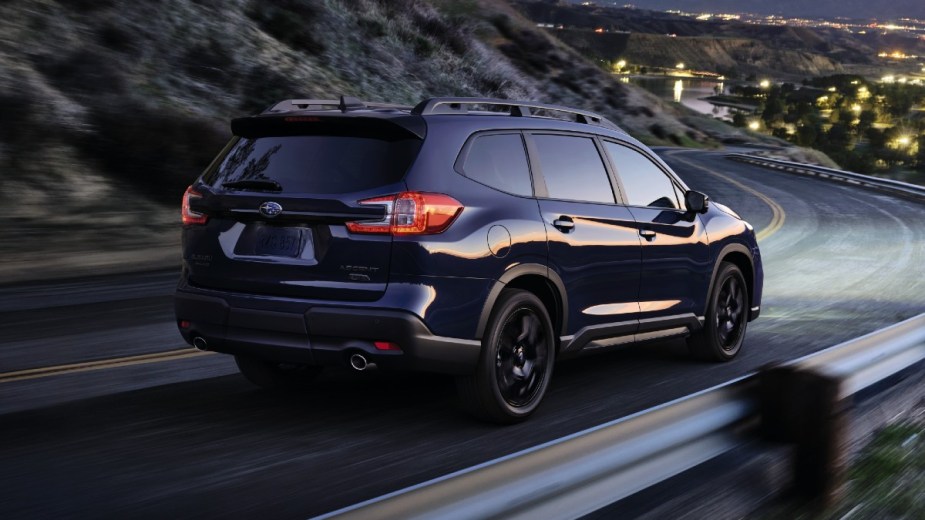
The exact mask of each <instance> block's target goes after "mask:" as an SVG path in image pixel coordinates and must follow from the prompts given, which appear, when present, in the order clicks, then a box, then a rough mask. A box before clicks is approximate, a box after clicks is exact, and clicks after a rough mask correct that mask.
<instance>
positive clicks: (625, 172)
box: [604, 141, 679, 209]
mask: <svg viewBox="0 0 925 520" xmlns="http://www.w3.org/2000/svg"><path fill="white" fill-rule="evenodd" d="M604 148H606V149H607V153H608V154H609V155H610V158H611V159H612V160H613V165H614V168H616V170H617V176H618V177H619V178H620V180H621V181H623V190H624V191H625V192H626V203H627V204H629V205H630V206H652V207H656V208H675V209H677V208H679V206H678V198H677V195H676V193H675V186H674V183H673V182H671V179H670V178H668V176H667V175H665V172H663V171H662V169H661V168H659V167H658V166H657V165H656V164H655V163H654V162H652V160H651V159H649V158H648V157H646V156H645V155H642V154H641V153H639V152H637V151H636V150H633V149H632V148H629V147H626V146H622V145H619V144H616V143H612V142H609V141H605V142H604Z"/></svg>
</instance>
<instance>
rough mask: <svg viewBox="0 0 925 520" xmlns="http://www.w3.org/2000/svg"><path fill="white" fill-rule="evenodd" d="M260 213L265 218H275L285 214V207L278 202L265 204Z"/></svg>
mask: <svg viewBox="0 0 925 520" xmlns="http://www.w3.org/2000/svg"><path fill="white" fill-rule="evenodd" d="M259 211H260V214H261V215H263V216H264V217H269V218H273V217H275V216H277V215H279V214H280V213H282V212H283V207H282V206H280V205H279V203H277V202H264V203H263V204H261V205H260V210H259Z"/></svg>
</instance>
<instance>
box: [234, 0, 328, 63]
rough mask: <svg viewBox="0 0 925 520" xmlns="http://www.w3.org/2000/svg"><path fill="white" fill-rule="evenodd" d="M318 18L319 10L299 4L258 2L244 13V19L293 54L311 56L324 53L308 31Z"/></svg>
mask: <svg viewBox="0 0 925 520" xmlns="http://www.w3.org/2000/svg"><path fill="white" fill-rule="evenodd" d="M318 14H320V8H319V7H318V6H316V5H313V4H312V3H311V2H307V1H299V0H263V1H260V0H258V1H254V2H251V4H250V6H249V7H248V9H247V15H248V16H249V17H250V18H251V19H252V20H254V21H255V22H257V25H259V26H260V28H261V29H263V30H264V31H266V33H267V34H269V35H271V36H273V37H274V38H276V39H277V40H279V41H281V42H283V43H285V44H287V45H289V46H290V47H292V48H294V49H296V50H302V51H305V52H307V53H309V54H314V55H320V54H321V53H323V52H324V50H325V46H324V44H323V43H322V42H320V41H318V40H316V39H315V38H314V37H313V36H312V31H311V29H310V27H309V26H310V25H311V24H312V22H313V21H314V20H315V19H316V18H317V16H318Z"/></svg>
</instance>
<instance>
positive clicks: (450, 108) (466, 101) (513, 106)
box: [411, 97, 626, 133]
mask: <svg viewBox="0 0 925 520" xmlns="http://www.w3.org/2000/svg"><path fill="white" fill-rule="evenodd" d="M467 105H491V106H499V107H505V108H508V107H509V108H510V115H511V116H514V117H537V116H534V115H533V113H532V112H531V109H536V110H547V111H552V112H562V113H564V114H569V115H573V116H575V122H577V123H584V124H588V125H597V126H602V127H604V128H610V129H611V130H617V131H619V132H623V133H626V131H625V130H623V129H622V128H620V127H619V126H617V125H615V124H614V123H613V122H612V121H610V120H609V119H607V118H605V117H604V116H602V115H600V114H596V113H594V112H589V111H587V110H578V109H575V108H569V107H564V106H560V105H548V104H545V103H536V102H533V101H514V100H510V99H494V98H469V97H442V98H431V99H425V100H424V101H421V102H420V103H418V105H417V106H416V107H414V109H412V110H411V113H412V114H418V115H422V116H423V115H429V114H466V113H468V112H469V109H468V107H467Z"/></svg>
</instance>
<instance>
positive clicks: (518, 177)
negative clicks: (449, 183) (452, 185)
mask: <svg viewBox="0 0 925 520" xmlns="http://www.w3.org/2000/svg"><path fill="white" fill-rule="evenodd" d="M463 173H465V175H466V177H469V178H470V179H472V180H474V181H477V182H480V183H482V184H485V185H487V186H491V187H492V188H495V189H497V190H501V191H504V192H507V193H512V194H514V195H523V196H531V195H533V184H532V182H531V181H530V167H529V165H528V164H527V153H526V149H525V148H524V143H523V138H522V137H521V136H520V134H519V133H518V134H491V135H483V136H479V137H477V138H476V139H475V141H473V142H472V144H471V145H470V147H469V151H468V153H467V155H466V161H465V164H464V165H463Z"/></svg>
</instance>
